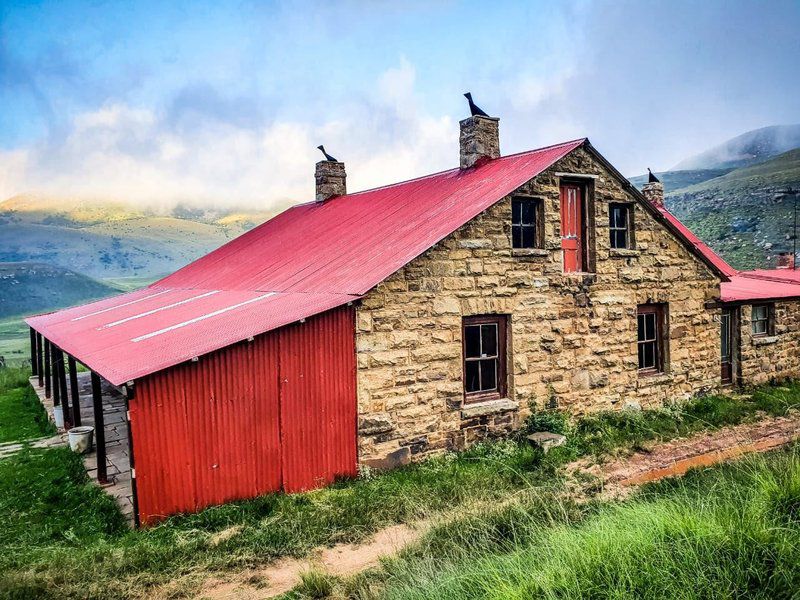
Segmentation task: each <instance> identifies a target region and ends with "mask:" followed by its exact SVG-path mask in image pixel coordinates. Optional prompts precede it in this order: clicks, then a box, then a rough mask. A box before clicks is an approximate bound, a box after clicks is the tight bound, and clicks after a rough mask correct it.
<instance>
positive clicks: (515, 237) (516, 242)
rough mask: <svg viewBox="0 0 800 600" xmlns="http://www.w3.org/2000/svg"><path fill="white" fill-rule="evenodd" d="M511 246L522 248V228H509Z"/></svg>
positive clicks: (513, 226)
mask: <svg viewBox="0 0 800 600" xmlns="http://www.w3.org/2000/svg"><path fill="white" fill-rule="evenodd" d="M511 246H512V247H513V248H524V247H525V246H523V245H522V227H520V226H519V225H512V226H511Z"/></svg>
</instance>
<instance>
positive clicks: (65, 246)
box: [0, 195, 273, 279]
mask: <svg viewBox="0 0 800 600" xmlns="http://www.w3.org/2000/svg"><path fill="white" fill-rule="evenodd" d="M272 214H273V212H266V211H265V212H237V211H214V210H200V209H193V208H189V207H185V206H180V205H179V206H178V207H176V208H174V209H173V210H172V211H171V213H170V214H168V215H162V214H155V213H153V212H151V211H141V210H137V209H135V208H131V207H130V206H128V205H124V204H121V203H114V202H107V203H102V202H87V201H82V200H70V199H64V198H48V197H40V196H30V195H27V196H15V197H14V198H10V199H8V200H6V201H4V202H0V262H41V263H47V264H51V265H57V266H60V267H64V268H67V269H74V270H76V271H79V272H81V273H84V274H86V275H89V276H91V277H95V278H100V279H105V278H118V277H140V278H145V279H148V278H149V279H152V278H153V277H155V276H157V275H161V274H164V273H170V272H172V271H174V270H176V269H177V268H179V267H182V266H183V265H185V264H187V263H189V262H191V261H192V260H194V259H196V258H198V257H199V256H202V255H203V254H206V253H208V252H210V251H211V250H213V249H215V248H217V247H219V246H221V245H222V244H224V243H225V242H227V241H229V240H231V239H233V238H235V237H237V236H239V235H240V234H242V233H243V232H244V231H246V230H247V229H250V228H252V227H254V226H255V225H258V224H259V223H261V222H263V221H265V220H266V219H268V218H269V217H270V216H271V215H272Z"/></svg>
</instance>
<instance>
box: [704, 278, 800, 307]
mask: <svg viewBox="0 0 800 600" xmlns="http://www.w3.org/2000/svg"><path fill="white" fill-rule="evenodd" d="M781 298H800V282H798V283H794V282H792V281H776V280H774V279H765V278H763V277H753V276H752V275H751V273H749V272H744V273H741V274H739V275H734V276H733V277H731V280H730V281H727V282H723V283H722V285H721V286H720V300H721V301H722V302H749V301H752V300H778V299H781Z"/></svg>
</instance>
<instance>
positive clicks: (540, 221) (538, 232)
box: [511, 196, 544, 250]
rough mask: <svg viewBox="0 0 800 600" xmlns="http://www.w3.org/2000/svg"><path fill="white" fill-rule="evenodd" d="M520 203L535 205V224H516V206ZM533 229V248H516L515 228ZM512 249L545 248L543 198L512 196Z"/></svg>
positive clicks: (529, 247) (531, 247)
mask: <svg viewBox="0 0 800 600" xmlns="http://www.w3.org/2000/svg"><path fill="white" fill-rule="evenodd" d="M518 202H520V203H521V202H529V203H531V204H533V215H534V217H533V218H534V223H532V224H530V223H520V224H517V223H514V204H515V203H518ZM515 227H533V230H534V231H533V246H515V245H514V228H515ZM511 248H512V249H513V250H531V249H539V250H540V249H542V248H544V202H543V201H542V199H541V198H536V197H533V196H512V197H511Z"/></svg>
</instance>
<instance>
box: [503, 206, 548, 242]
mask: <svg viewBox="0 0 800 600" xmlns="http://www.w3.org/2000/svg"><path fill="white" fill-rule="evenodd" d="M541 212H542V201H541V200H539V199H537V198H514V199H512V200H511V247H512V248H541V247H542V237H543V236H542V233H541V226H542V216H541Z"/></svg>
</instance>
